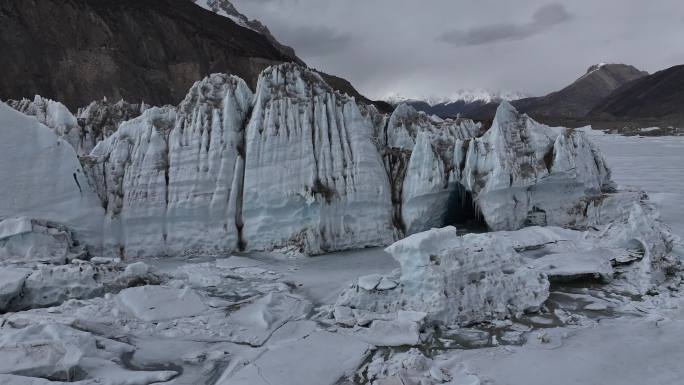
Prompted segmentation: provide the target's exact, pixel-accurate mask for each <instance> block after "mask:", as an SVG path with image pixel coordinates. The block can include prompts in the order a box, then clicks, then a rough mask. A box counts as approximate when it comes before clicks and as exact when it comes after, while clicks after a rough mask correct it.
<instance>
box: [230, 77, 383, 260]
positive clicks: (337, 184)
mask: <svg viewBox="0 0 684 385" xmlns="http://www.w3.org/2000/svg"><path fill="white" fill-rule="evenodd" d="M372 134H373V124H372V122H371V120H370V119H369V118H368V116H364V115H362V113H361V111H360V109H359V107H358V106H357V104H356V102H355V100H354V99H353V98H351V97H348V96H346V95H342V94H340V93H338V92H335V91H334V90H333V89H332V88H331V87H330V86H328V85H327V84H326V83H325V82H324V81H323V80H322V79H321V77H320V76H319V75H318V74H316V73H315V72H313V71H310V70H308V69H305V68H303V67H300V66H297V65H293V64H283V65H279V66H275V67H271V68H269V69H267V70H265V71H264V72H263V73H262V75H261V77H260V78H259V83H258V86H257V92H256V96H255V105H254V111H253V113H252V118H251V120H250V122H249V124H248V126H247V130H246V166H245V176H244V179H245V186H244V201H243V206H242V218H243V220H244V228H243V238H244V240H245V242H246V243H247V247H248V248H249V249H274V248H291V249H296V250H299V251H301V252H306V253H321V252H325V251H332V250H342V249H348V248H354V247H365V246H376V245H383V244H387V243H389V242H391V241H392V239H393V237H394V227H393V225H392V210H391V205H390V194H391V191H390V187H389V181H388V178H387V174H386V172H385V170H384V167H383V163H382V159H381V157H380V154H379V153H378V150H377V148H376V146H375V145H374V143H373V142H372V140H371V136H372Z"/></svg>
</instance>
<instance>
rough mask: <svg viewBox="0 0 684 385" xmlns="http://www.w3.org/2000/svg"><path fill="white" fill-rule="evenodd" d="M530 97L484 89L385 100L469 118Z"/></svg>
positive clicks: (445, 114)
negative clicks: (490, 106)
mask: <svg viewBox="0 0 684 385" xmlns="http://www.w3.org/2000/svg"><path fill="white" fill-rule="evenodd" d="M526 97H528V95H526V94H523V93H520V92H511V91H489V90H484V89H472V90H459V91H456V92H454V93H453V94H451V95H449V96H426V97H416V98H411V97H406V96H402V95H401V94H397V93H392V94H389V95H387V96H386V97H385V98H383V100H384V101H386V102H387V103H390V104H392V105H395V106H396V105H399V104H401V103H405V104H408V105H410V106H412V107H413V108H415V109H416V110H418V111H422V112H425V113H427V114H430V115H437V116H439V117H442V118H447V117H457V116H469V115H470V113H471V112H472V111H476V110H478V109H480V108H482V107H483V106H485V105H488V104H490V103H491V104H499V103H500V102H502V101H504V100H505V101H513V100H518V99H522V98H526Z"/></svg>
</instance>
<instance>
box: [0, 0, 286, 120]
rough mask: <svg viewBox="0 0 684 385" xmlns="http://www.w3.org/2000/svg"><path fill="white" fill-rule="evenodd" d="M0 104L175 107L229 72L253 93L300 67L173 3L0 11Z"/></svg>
mask: <svg viewBox="0 0 684 385" xmlns="http://www.w3.org/2000/svg"><path fill="white" fill-rule="evenodd" d="M0 51H2V52H3V55H1V56H0V71H1V72H2V73H3V76H2V79H0V99H3V100H6V99H21V98H24V97H33V95H36V94H40V95H43V96H45V97H48V98H51V99H54V100H58V101H61V102H63V103H64V104H65V105H67V106H68V107H69V108H70V109H72V110H75V109H76V108H79V107H82V106H86V105H88V104H89V103H90V102H92V101H93V100H101V99H102V98H103V97H107V98H108V99H109V100H119V99H125V100H128V101H133V102H136V103H139V102H141V101H144V102H145V103H149V104H152V105H163V104H174V105H175V104H177V103H179V102H180V101H181V100H182V99H183V97H184V96H185V93H186V92H187V90H188V89H189V88H190V86H192V84H193V83H194V82H195V81H197V79H201V78H203V77H205V76H207V75H208V74H210V73H214V72H228V73H232V74H236V75H238V76H240V77H241V78H243V79H245V81H247V83H248V84H250V86H251V87H254V86H256V81H257V78H258V76H259V73H260V72H261V71H262V70H263V69H264V68H266V67H268V66H269V65H272V64H277V63H282V62H290V61H295V62H298V61H299V59H298V58H297V57H296V56H294V55H290V54H284V53H283V52H282V51H281V50H280V49H279V48H278V47H276V46H274V44H273V43H272V42H271V41H270V40H269V39H268V38H267V37H266V36H264V35H262V34H261V33H259V32H256V31H254V30H252V29H249V28H246V27H243V26H240V25H238V24H236V23H235V22H234V21H232V20H230V19H228V18H226V17H222V16H219V15H217V14H215V13H213V12H210V11H207V10H204V9H202V8H200V7H198V6H196V5H195V4H193V3H192V2H191V1H175V0H143V1H140V0H122V1H114V2H112V1H104V0H68V1H62V0H28V1H21V2H17V1H5V2H2V3H0Z"/></svg>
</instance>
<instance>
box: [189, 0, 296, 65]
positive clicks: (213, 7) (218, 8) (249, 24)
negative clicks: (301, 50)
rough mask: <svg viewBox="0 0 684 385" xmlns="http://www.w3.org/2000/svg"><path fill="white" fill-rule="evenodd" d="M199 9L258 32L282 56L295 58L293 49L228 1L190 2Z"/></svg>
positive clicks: (204, 0) (206, 0)
mask: <svg viewBox="0 0 684 385" xmlns="http://www.w3.org/2000/svg"><path fill="white" fill-rule="evenodd" d="M191 1H192V2H194V3H195V4H197V5H199V6H200V7H202V8H204V9H207V10H210V11H212V12H214V13H216V14H218V15H221V16H223V17H227V18H229V19H230V20H232V21H233V22H234V23H236V24H237V25H239V26H241V27H245V28H249V29H251V30H252V31H254V32H258V33H260V34H262V35H264V37H266V38H267V39H268V40H269V41H270V42H271V43H273V45H274V46H276V47H277V48H278V49H279V50H280V51H281V52H282V53H283V54H284V55H287V56H292V57H296V55H295V51H294V49H292V48H291V47H288V46H286V45H283V44H280V42H279V41H278V40H276V38H275V37H274V36H273V35H272V34H271V31H270V30H269V29H268V27H266V26H265V25H263V24H262V23H261V22H260V21H258V20H250V19H249V18H248V17H247V16H245V15H243V14H242V13H240V11H238V10H237V8H235V5H233V3H231V2H230V1H228V0H191Z"/></svg>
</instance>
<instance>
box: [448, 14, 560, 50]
mask: <svg viewBox="0 0 684 385" xmlns="http://www.w3.org/2000/svg"><path fill="white" fill-rule="evenodd" d="M571 19H572V15H570V13H568V11H567V10H566V9H565V6H563V5H562V4H547V5H545V6H543V7H541V8H539V9H537V11H536V12H535V13H534V14H533V15H532V20H531V21H529V22H527V23H524V24H513V23H500V24H490V25H485V26H481V27H475V28H472V29H469V30H452V31H447V32H445V33H443V34H442V35H440V36H439V37H437V40H438V41H441V42H444V43H448V44H451V45H454V46H474V45H483V44H489V43H494V42H499V41H516V40H524V39H527V38H528V37H530V36H534V35H537V34H540V33H543V32H546V31H548V30H549V29H550V28H553V27H554V26H556V25H558V24H562V23H564V22H566V21H569V20H571Z"/></svg>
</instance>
